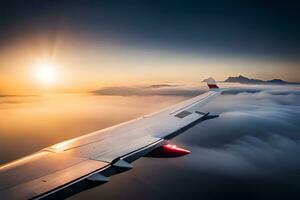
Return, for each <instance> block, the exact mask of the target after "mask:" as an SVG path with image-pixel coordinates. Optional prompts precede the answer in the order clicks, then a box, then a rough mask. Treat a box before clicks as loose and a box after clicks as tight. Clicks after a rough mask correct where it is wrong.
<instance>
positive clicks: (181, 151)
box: [163, 144, 191, 155]
mask: <svg viewBox="0 0 300 200" xmlns="http://www.w3.org/2000/svg"><path fill="white" fill-rule="evenodd" d="M163 149H164V150H165V151H167V152H169V153H175V154H179V155H186V154H189V153H191V152H190V151H189V150H186V149H182V148H179V147H177V146H176V145H172V144H165V145H163Z"/></svg>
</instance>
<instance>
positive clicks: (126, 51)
mask: <svg viewBox="0 0 300 200" xmlns="http://www.w3.org/2000/svg"><path fill="white" fill-rule="evenodd" d="M41 60H42V62H44V63H46V64H47V63H51V65H52V66H53V68H54V69H55V81H53V82H52V83H51V84H43V83H42V82H41V80H39V78H38V77H37V76H36V73H37V71H38V68H39V67H40V66H39V65H40V64H38V63H41ZM240 74H242V75H245V76H249V77H251V78H261V79H273V78H281V79H285V80H289V81H299V78H298V77H299V75H300V72H299V70H297V65H296V64H293V63H284V62H276V61H273V62H272V61H268V60H263V59H260V60H254V59H249V58H234V57H221V56H212V55H210V56H208V55H201V54H197V55H187V54H181V53H178V52H176V53H175V52H171V51H163V50H155V49H141V48H135V47H128V46H125V45H120V44H111V43H107V42H99V41H97V42H95V41H92V40H89V41H88V40H82V39H78V38H77V39H76V38H72V37H66V35H61V36H59V37H58V38H57V39H56V40H55V41H53V40H52V41H49V40H47V39H44V38H42V37H41V38H31V39H27V40H26V39H23V40H22V41H20V40H19V41H16V42H15V43H12V45H10V46H9V47H5V48H2V49H0V86H1V87H0V92H1V93H5V94H27V93H40V92H47V91H56V92H58V91H69V92H74V91H76V92H83V91H90V90H94V89H97V88H99V87H103V86H116V85H145V84H157V83H166V82H172V83H184V84H190V83H192V84H194V83H199V82H201V81H202V80H203V79H204V78H207V77H210V76H213V77H214V78H215V79H217V80H224V79H225V78H227V77H228V76H236V75H240Z"/></svg>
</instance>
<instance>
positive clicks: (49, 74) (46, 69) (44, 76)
mask: <svg viewBox="0 0 300 200" xmlns="http://www.w3.org/2000/svg"><path fill="white" fill-rule="evenodd" d="M35 78H36V80H37V82H38V83H39V84H42V85H52V84H54V83H55V82H56V81H57V72H56V69H55V66H54V65H53V64H52V63H50V62H41V63H39V64H38V65H37V68H36V71H35Z"/></svg>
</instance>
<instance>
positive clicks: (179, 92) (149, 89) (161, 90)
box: [91, 84, 207, 97]
mask: <svg viewBox="0 0 300 200" xmlns="http://www.w3.org/2000/svg"><path fill="white" fill-rule="evenodd" d="M205 91H207V90H205V89H201V88H197V87H186V86H179V85H169V84H157V85H150V86H145V87H104V88H101V89H98V90H95V91H92V92H91V93H92V94H94V95H104V96H154V95H158V96H186V97H192V96H196V95H199V94H201V93H204V92H205Z"/></svg>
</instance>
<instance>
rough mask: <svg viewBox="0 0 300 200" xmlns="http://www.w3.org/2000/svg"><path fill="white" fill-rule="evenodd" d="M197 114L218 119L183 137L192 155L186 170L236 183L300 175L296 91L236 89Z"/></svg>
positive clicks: (299, 103)
mask: <svg viewBox="0 0 300 200" xmlns="http://www.w3.org/2000/svg"><path fill="white" fill-rule="evenodd" d="M283 89H284V90H283ZM249 91H250V92H249ZM283 91H284V92H283ZM228 94H230V95H228ZM203 109H205V110H206V111H213V112H215V113H218V114H220V117H219V118H217V119H213V120H209V121H206V122H204V123H201V124H199V126H198V127H197V128H195V129H192V130H191V132H192V133H191V135H190V136H189V137H184V139H183V141H184V142H186V143H188V144H190V145H191V150H192V152H193V154H192V157H193V158H191V159H189V160H188V166H189V167H190V168H191V169H193V170H196V171H200V172H206V173H211V174H219V175H227V176H233V177H239V178H241V177H249V176H251V177H252V178H253V177H257V178H260V179H261V178H263V177H267V178H268V179H284V180H286V181H288V179H291V178H293V177H295V176H300V172H299V170H298V169H299V168H300V157H299V154H300V135H299V133H300V126H299V124H300V95H299V91H297V90H292V89H289V88H288V87H286V88H283V87H280V88H272V87H266V88H238V89H235V90H234V91H233V92H231V91H229V93H225V95H221V96H220V97H219V98H218V99H216V100H215V101H214V102H211V103H210V104H208V105H207V106H205V107H204V108H203Z"/></svg>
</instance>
